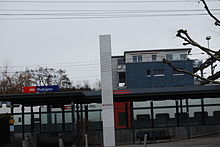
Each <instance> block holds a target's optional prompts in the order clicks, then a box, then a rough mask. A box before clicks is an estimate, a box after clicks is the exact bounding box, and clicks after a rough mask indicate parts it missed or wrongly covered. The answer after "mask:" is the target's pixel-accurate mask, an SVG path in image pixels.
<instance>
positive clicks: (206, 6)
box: [201, 0, 220, 26]
mask: <svg viewBox="0 0 220 147" xmlns="http://www.w3.org/2000/svg"><path fill="white" fill-rule="evenodd" d="M201 1H202V3H203V4H204V8H205V9H206V11H207V12H208V14H209V16H211V17H212V18H213V19H214V20H215V25H216V26H220V21H219V19H218V18H217V17H215V16H214V15H213V14H212V13H211V11H210V10H209V7H208V5H207V4H206V2H205V0H201Z"/></svg>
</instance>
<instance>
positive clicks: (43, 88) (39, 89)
mask: <svg viewBox="0 0 220 147" xmlns="http://www.w3.org/2000/svg"><path fill="white" fill-rule="evenodd" d="M57 91H59V86H58V85H53V86H26V87H22V92H23V93H45V92H57Z"/></svg>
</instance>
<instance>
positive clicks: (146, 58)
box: [125, 50, 187, 63]
mask: <svg viewBox="0 0 220 147" xmlns="http://www.w3.org/2000/svg"><path fill="white" fill-rule="evenodd" d="M166 54H173V60H181V58H180V54H187V51H185V50H179V51H178V50H177V51H152V52H151V51H145V52H131V53H125V61H126V63H133V56H138V55H142V62H152V55H156V56H157V61H162V59H163V58H166Z"/></svg>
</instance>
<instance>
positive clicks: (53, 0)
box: [0, 0, 219, 4]
mask: <svg viewBox="0 0 220 147" xmlns="http://www.w3.org/2000/svg"><path fill="white" fill-rule="evenodd" d="M215 1H219V0H210V1H209V2H215ZM0 2H1V3H75V4H76V3H79V4H83V3H86V4H93V3H94V4H105V3H116V4H117V3H194V2H198V0H190V1H189V0H142V1H140V0H137V1H135V0H124V1H123V0H115V1H111V0H109V1H101V0H99V1H92V0H91V1H88V0H87V1H85V0H84V1H83V0H82V1H70V0H68V1H62V0H49V1H48V0H40V1H39V0H26V1H25V0H1V1H0Z"/></svg>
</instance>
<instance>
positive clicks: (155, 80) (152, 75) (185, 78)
mask: <svg viewBox="0 0 220 147" xmlns="http://www.w3.org/2000/svg"><path fill="white" fill-rule="evenodd" d="M171 63H172V64H173V65H174V66H176V67H177V68H180V69H184V70H187V71H190V72H192V70H193V68H192V67H193V61H192V60H184V61H181V60H180V61H172V62H171ZM191 85H194V78H193V77H192V76H190V75H187V74H184V73H178V72H176V71H174V70H173V69H172V68H171V67H169V66H168V65H167V64H164V63H163V62H160V61H158V62H141V63H126V86H127V88H128V89H131V88H147V87H149V88H150V87H172V86H191Z"/></svg>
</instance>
